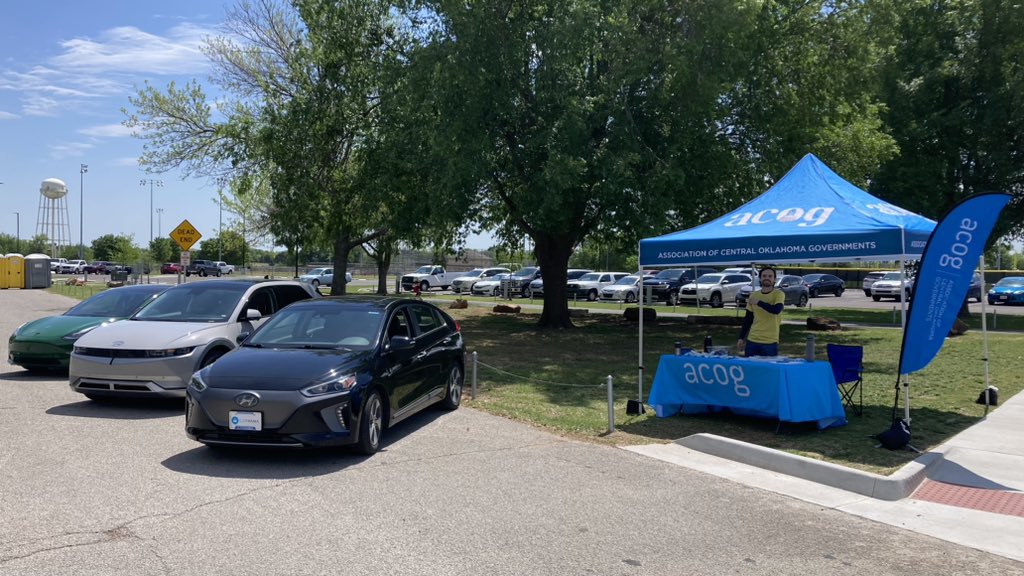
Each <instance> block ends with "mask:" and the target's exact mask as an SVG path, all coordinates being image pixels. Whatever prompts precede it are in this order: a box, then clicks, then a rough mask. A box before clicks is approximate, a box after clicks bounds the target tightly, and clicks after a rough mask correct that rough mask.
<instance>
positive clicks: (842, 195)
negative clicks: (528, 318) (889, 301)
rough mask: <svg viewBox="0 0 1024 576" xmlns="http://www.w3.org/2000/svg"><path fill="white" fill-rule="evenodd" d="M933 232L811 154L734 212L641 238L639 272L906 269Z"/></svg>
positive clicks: (915, 217) (923, 222)
mask: <svg viewBox="0 0 1024 576" xmlns="http://www.w3.org/2000/svg"><path fill="white" fill-rule="evenodd" d="M933 228H935V221H934V220H930V219H928V218H925V217H923V216H920V215H918V214H915V213H913V212H910V211H908V210H904V209H903V208H900V207H899V206H895V205H893V204H890V203H888V202H886V201H884V200H881V199H880V198H876V197H875V196H872V195H871V194H868V193H867V192H865V191H863V190H861V189H860V188H857V187H856V186H854V185H853V184H850V183H849V182H847V181H846V180H843V179H842V178H841V177H840V176H839V175H838V174H836V173H835V172H833V171H832V170H831V169H830V168H829V167H828V166H826V165H825V164H824V163H823V162H822V161H821V160H819V159H818V158H817V157H815V156H814V155H813V154H807V155H806V156H804V157H803V158H801V159H800V161H799V162H797V163H796V165H795V166H793V168H791V169H790V171H789V172H788V173H786V175H785V176H783V177H782V178H781V179H780V180H779V181H778V182H776V183H775V185H774V186H772V187H771V188H769V189H768V190H767V191H765V192H764V193H763V194H761V195H760V196H758V197H757V198H754V199H753V200H751V201H750V202H747V203H746V204H744V205H742V206H740V207H739V208H737V209H736V210H733V211H732V212H729V213H728V214H726V215H724V216H721V217H719V218H716V219H715V220H712V221H710V222H707V223H705V224H701V225H700V226H697V227H694V228H690V229H689V230H682V231H679V232H673V233H670V234H665V235H664V236H656V237H654V238H645V239H643V240H641V241H640V267H641V268H645V267H667V266H677V267H679V266H692V265H697V264H722V265H725V264H753V263H757V262H770V263H773V264H786V263H796V262H814V261H824V262H849V261H857V260H868V261H878V260H898V261H900V269H901V270H902V269H903V263H904V262H905V261H906V260H907V258H908V257H911V258H916V257H919V256H920V255H921V253H922V252H923V251H924V247H925V245H926V244H927V243H928V237H929V235H930V234H931V232H932V229H933ZM903 305H904V315H905V313H906V308H905V306H906V303H905V302H904V304H903ZM640 389H641V391H642V390H643V314H641V315H640ZM640 400H641V402H642V393H641V398H640Z"/></svg>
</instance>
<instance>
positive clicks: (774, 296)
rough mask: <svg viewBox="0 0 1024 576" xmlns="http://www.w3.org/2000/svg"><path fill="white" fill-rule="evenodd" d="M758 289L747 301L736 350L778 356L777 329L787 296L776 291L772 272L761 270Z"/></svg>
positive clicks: (769, 267)
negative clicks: (759, 287) (745, 313)
mask: <svg viewBox="0 0 1024 576" xmlns="http://www.w3.org/2000/svg"><path fill="white" fill-rule="evenodd" d="M759 278H760V279H761V289H760V290H755V291H753V292H751V293H750V298H747V315H746V317H744V318H743V328H742V329H740V339H739V340H738V341H737V342H736V349H737V350H739V351H740V353H742V354H743V355H744V356H778V355H779V328H781V327H782V308H783V306H784V305H785V302H786V295H785V294H783V293H782V291H781V290H776V289H775V269H774V268H772V267H771V266H766V267H764V268H761V272H760V274H759Z"/></svg>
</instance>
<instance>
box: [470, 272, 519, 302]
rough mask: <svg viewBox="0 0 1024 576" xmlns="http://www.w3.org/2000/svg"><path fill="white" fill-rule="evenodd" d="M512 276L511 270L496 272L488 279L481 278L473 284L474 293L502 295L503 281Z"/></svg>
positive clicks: (478, 294) (476, 294)
mask: <svg viewBox="0 0 1024 576" xmlns="http://www.w3.org/2000/svg"><path fill="white" fill-rule="evenodd" d="M511 277H512V274H511V273H509V272H502V273H500V274H495V275H494V276H491V277H490V278H488V279H486V280H480V281H478V282H476V283H475V284H473V290H472V294H473V295H474V296H500V295H501V281H502V280H508V279H509V278H511Z"/></svg>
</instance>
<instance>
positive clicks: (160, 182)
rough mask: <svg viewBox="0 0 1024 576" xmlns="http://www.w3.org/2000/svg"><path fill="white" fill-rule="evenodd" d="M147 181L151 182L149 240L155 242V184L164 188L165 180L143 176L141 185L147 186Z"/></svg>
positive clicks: (140, 181)
mask: <svg viewBox="0 0 1024 576" xmlns="http://www.w3.org/2000/svg"><path fill="white" fill-rule="evenodd" d="M147 182H149V241H150V243H152V242H153V185H154V184H156V187H157V188H163V187H164V181H163V180H154V179H152V178H151V179H149V180H146V179H145V178H143V179H142V180H139V186H145V185H146V183H147Z"/></svg>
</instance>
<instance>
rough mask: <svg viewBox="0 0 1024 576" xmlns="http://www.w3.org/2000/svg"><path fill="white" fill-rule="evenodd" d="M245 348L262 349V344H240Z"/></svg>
mask: <svg viewBox="0 0 1024 576" xmlns="http://www.w3.org/2000/svg"><path fill="white" fill-rule="evenodd" d="M242 346H244V347H246V348H263V344H248V343H246V344H242Z"/></svg>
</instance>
